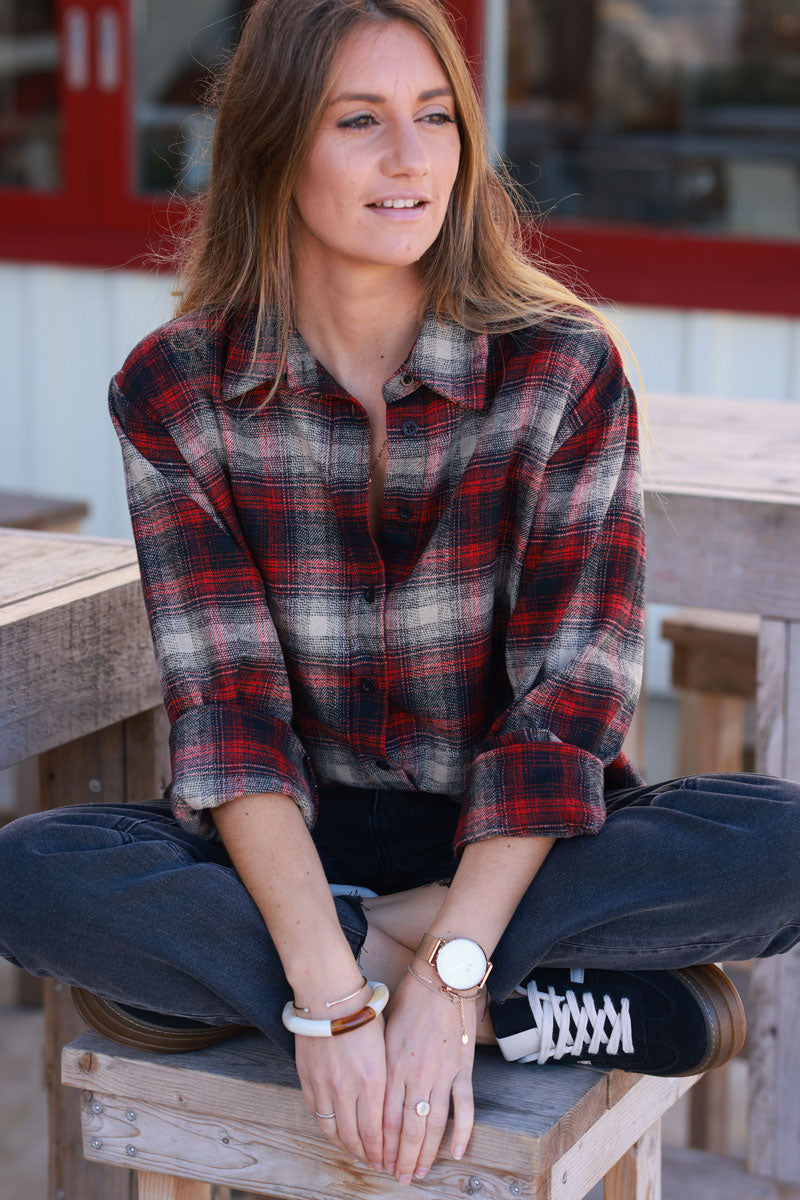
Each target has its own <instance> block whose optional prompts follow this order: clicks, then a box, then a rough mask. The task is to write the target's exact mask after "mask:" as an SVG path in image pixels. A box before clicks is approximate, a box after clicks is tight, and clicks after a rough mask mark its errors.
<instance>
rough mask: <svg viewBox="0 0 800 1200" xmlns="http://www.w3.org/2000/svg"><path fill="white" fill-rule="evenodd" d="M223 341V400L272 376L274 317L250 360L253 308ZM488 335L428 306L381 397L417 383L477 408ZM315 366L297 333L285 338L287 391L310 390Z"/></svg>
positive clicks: (316, 376) (315, 385)
mask: <svg viewBox="0 0 800 1200" xmlns="http://www.w3.org/2000/svg"><path fill="white" fill-rule="evenodd" d="M239 320H240V321H241V324H239V323H238V322H237V325H236V326H235V328H234V330H233V335H232V336H231V340H230V344H229V353H228V359H227V362H226V364H225V368H224V371H223V377H222V398H223V400H225V401H227V400H235V399H237V397H239V396H243V395H244V394H245V392H249V391H251V390H252V389H253V388H255V387H258V386H259V385H260V384H263V383H266V382H267V381H268V380H269V381H271V380H273V379H274V378H275V372H276V370H277V366H278V344H277V340H278V331H277V320H276V318H275V317H274V315H273V316H271V317H270V318H268V320H267V322H266V323H265V325H264V327H263V328H262V333H261V338H260V344H259V348H258V355H257V357H256V360H255V362H254V363H253V364H252V366H251V365H250V359H251V356H252V352H253V342H254V339H255V312H254V310H252V309H250V310H248V311H247V314H246V316H245V317H244V318H239ZM488 355H489V338H488V335H487V334H485V333H474V332H472V330H469V329H465V328H464V327H463V326H462V325H459V324H457V323H456V322H455V321H452V320H450V319H449V318H442V319H438V318H437V317H436V316H435V315H434V313H433V310H432V309H429V310H428V312H427V314H426V316H425V320H424V321H423V324H422V328H421V329H420V332H419V334H418V336H417V340H416V342H415V343H414V345H413V346H412V348H411V352H410V353H409V355H408V357H407V359H406V360H405V362H404V363H403V364H402V365H401V366H400V367H398V369H397V371H395V373H394V374H393V375H392V376H391V378H390V379H388V380H387V381H386V383H385V385H384V389H383V390H384V396H385V398H386V400H387V401H391V400H394V399H398V398H399V397H401V396H404V395H408V394H409V393H410V392H412V391H414V390H415V389H416V388H417V387H418V386H419V384H420V383H422V384H425V386H426V387H429V388H430V389H431V390H432V391H434V392H438V393H439V395H441V396H444V397H445V398H446V399H447V400H452V401H454V402H455V403H456V404H461V405H463V406H464V407H465V408H476V409H481V408H483V407H484V404H485V403H486V398H487V397H486V390H487V389H486V383H487V381H486V370H487V360H488ZM322 370H323V368H322V367H321V365H320V364H319V363H318V362H317V360H316V359H315V358H314V355H313V354H312V353H311V351H310V350H309V348H308V346H307V345H306V343H305V342H304V341H303V339H302V337H301V336H300V334H299V332H298V331H297V330H296V329H293V330H292V331H291V334H290V338H289V357H288V360H287V363H286V376H287V383H288V387H289V390H290V391H302V392H309V391H310V392H314V391H318V390H319V387H320V372H321V371H322Z"/></svg>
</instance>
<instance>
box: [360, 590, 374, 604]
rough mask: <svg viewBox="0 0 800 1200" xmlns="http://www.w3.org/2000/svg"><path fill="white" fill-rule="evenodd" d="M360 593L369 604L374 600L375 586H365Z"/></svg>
mask: <svg viewBox="0 0 800 1200" xmlns="http://www.w3.org/2000/svg"><path fill="white" fill-rule="evenodd" d="M362 595H363V597H364V599H365V600H367V601H368V602H369V603H370V604H372V603H373V601H374V600H375V588H374V587H365V588H364V591H363V593H362Z"/></svg>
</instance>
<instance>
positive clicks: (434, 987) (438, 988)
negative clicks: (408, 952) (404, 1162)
mask: <svg viewBox="0 0 800 1200" xmlns="http://www.w3.org/2000/svg"><path fill="white" fill-rule="evenodd" d="M408 973H409V975H413V976H414V978H415V979H418V980H419V982H420V983H424V984H425V987H426V988H429V989H430V990H431V991H432V992H438V993H439V995H440V996H447V998H448V1000H450V1001H451V1003H453V1004H455V1003H456V1002H458V1006H459V1010H460V1014H461V1041H462V1044H463V1045H465V1046H466V1045H467V1043H468V1042H469V1034H468V1033H467V1025H466V1022H465V1020H464V1001H465V1000H474V1001H475V1003H476V1004H477V1002H478V997H479V996H480V994H481V992H482V991H483V988H476V990H475V993H474V995H472V996H462V994H461V992H457V991H455V990H454V989H453V988H449V987H448V986H447V984H446V983H431V981H430V979H426V978H425V977H424V976H423V975H418V974H417V972H416V971H415V970H414V968H413V966H411V965H410V964H409V968H408Z"/></svg>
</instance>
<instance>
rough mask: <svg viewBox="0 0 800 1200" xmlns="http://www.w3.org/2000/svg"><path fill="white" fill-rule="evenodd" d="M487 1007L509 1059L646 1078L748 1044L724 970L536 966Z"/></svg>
mask: <svg viewBox="0 0 800 1200" xmlns="http://www.w3.org/2000/svg"><path fill="white" fill-rule="evenodd" d="M516 993H518V995H517V994H514V995H512V996H511V997H509V999H508V1000H506V1001H505V1002H504V1003H503V1004H492V1006H491V1008H490V1009H489V1015H490V1017H491V1021H492V1025H493V1026H494V1030H495V1034H496V1036H497V1044H498V1046H499V1047H500V1050H501V1052H502V1054H503V1057H504V1058H507V1059H508V1060H509V1061H512V1062H538V1063H544V1062H551V1061H554V1062H562V1063H585V1064H588V1065H590V1066H593V1067H616V1068H617V1069H619V1070H621V1071H635V1072H637V1073H639V1074H642V1075H697V1074H699V1073H700V1072H701V1071H707V1070H708V1069H709V1068H711V1067H720V1066H722V1064H723V1063H725V1062H727V1061H728V1059H729V1058H733V1056H734V1055H735V1054H738V1053H739V1051H740V1050H741V1048H742V1046H743V1045H744V1038H745V1032H746V1028H745V1016H744V1007H743V1005H742V1001H741V998H740V996H739V993H738V992H737V990H736V988H735V987H734V986H733V984H732V983H731V981H730V980H729V979H728V977H727V975H725V973H724V972H723V971H721V970H720V969H719V967H716V966H713V965H711V964H704V965H702V966H697V967H681V968H680V969H678V970H674V971H603V970H591V969H589V968H587V969H586V970H577V969H576V970H569V969H568V968H566V967H563V968H559V967H542V968H539V967H537V968H536V970H535V971H534V973H533V975H532V977H531V979H530V980H529V981H528V982H527V983H525V984H522V985H521V986H520V987H518V988H516Z"/></svg>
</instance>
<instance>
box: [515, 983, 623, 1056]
mask: <svg viewBox="0 0 800 1200" xmlns="http://www.w3.org/2000/svg"><path fill="white" fill-rule="evenodd" d="M516 990H517V991H518V992H519V993H520V994H521V995H523V996H527V997H528V1003H529V1004H530V1006H531V1013H532V1014H533V1019H534V1022H535V1024H536V1030H537V1032H538V1034H539V1052H538V1054H526V1055H524V1057H522V1058H520V1059H518V1060H517V1061H518V1062H539V1063H543V1062H547V1060H548V1059H549V1058H555V1059H558V1058H563V1057H564V1056H565V1055H566V1054H572V1055H574V1057H575V1058H580V1056H581V1054H596V1053H597V1051H598V1050H599V1049H600V1046H601V1045H605V1047H606V1050H607V1053H608V1054H618V1053H619V1048H620V1043H622V1050H623V1053H625V1054H633V1034H632V1031H631V1016H630V1001H629V1000H628V997H627V996H623V997H622V1000H621V1003H620V1008H619V1011H617V1009H615V1008H614V1005H613V1004H612V1002H611V997H610V996H607V995H606V996H604V997H603V1007H602V1008H599V1009H598V1007H597V1005H596V1004H595V1002H594V997H593V996H592V993H591V992H584V993H583V1003H582V1004H579V1003H578V1000H577V997H576V995H575V992H574V991H572V989H571V988H569V989H567V991H566V992H565V993H564V995H563V996H559V995H558V994H557V993H556V990H555V988H554V987H549V988H548V989H547V991H546V992H540V991H539V989H538V988H537V986H536V980H535V979H532V980H531V981H530V983H528V984H527V985H526V986H524V987H522V986H520V987H518V988H517V989H516ZM571 1022H572V1024H573V1028H572V1030H571V1029H570V1023H571ZM606 1022H608V1026H609V1028H608V1031H606ZM555 1030H557V1031H558V1037H557V1039H556V1041H555V1042H554V1040H553V1035H554V1031H555Z"/></svg>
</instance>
